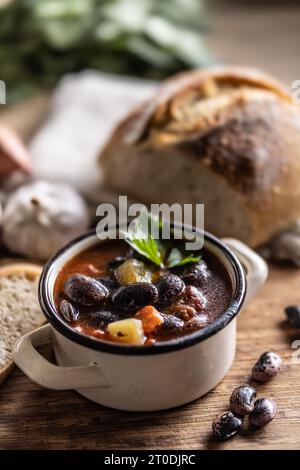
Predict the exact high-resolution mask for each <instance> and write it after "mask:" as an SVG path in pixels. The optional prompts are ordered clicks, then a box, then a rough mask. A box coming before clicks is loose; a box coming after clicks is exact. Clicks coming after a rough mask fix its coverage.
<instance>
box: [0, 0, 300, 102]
mask: <svg viewBox="0 0 300 470" xmlns="http://www.w3.org/2000/svg"><path fill="white" fill-rule="evenodd" d="M299 7H300V2H299V1H284V2H282V1H279V0H278V1H276V0H265V1H250V0H249V1H248V0H243V1H242V0H240V1H237V0H235V1H233V0H231V1H230V0H168V1H161V0H0V64H1V68H0V75H1V76H0V79H1V80H4V81H5V82H6V85H7V99H8V103H14V102H16V101H18V100H20V99H23V98H26V97H29V96H33V95H34V94H35V93H36V92H38V91H40V90H43V89H49V88H50V89H51V88H52V87H53V86H54V85H55V84H56V83H57V81H58V80H59V79H60V78H61V77H62V76H63V75H64V74H65V73H68V72H73V71H79V70H82V69H86V68H89V69H96V70H100V71H104V72H111V73H115V74H122V75H129V76H137V77H145V78H150V79H161V78H165V77H167V76H169V75H171V74H173V73H175V72H178V71H180V70H184V69H187V68H194V67H202V66H206V65H210V64H213V63H219V62H221V63H222V62H225V63H227V62H228V63H239V64H247V65H254V66H257V67H261V68H264V69H266V70H267V71H269V72H271V73H273V74H274V75H276V76H277V77H279V78H281V79H283V80H285V81H286V82H289V81H291V80H293V79H296V78H297V76H299V61H298V42H299V37H300V28H299V24H300V8H299Z"/></svg>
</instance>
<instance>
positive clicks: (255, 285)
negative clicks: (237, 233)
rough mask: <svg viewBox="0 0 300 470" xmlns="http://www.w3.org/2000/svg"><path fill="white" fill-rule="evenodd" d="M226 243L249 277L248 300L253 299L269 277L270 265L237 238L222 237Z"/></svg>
mask: <svg viewBox="0 0 300 470" xmlns="http://www.w3.org/2000/svg"><path fill="white" fill-rule="evenodd" d="M222 241H223V242H224V243H225V245H227V246H228V248H230V249H231V250H232V251H233V253H234V254H235V255H236V256H237V258H238V259H239V261H240V262H241V263H242V265H243V266H244V268H245V271H246V277H247V294H246V302H248V300H250V299H252V297H254V295H255V294H256V292H257V291H258V289H259V288H260V287H261V286H262V285H263V284H264V282H265V281H266V279H267V277H268V272H269V270H268V265H267V263H266V262H265V261H264V260H263V259H262V258H261V256H259V255H258V254H257V253H255V251H253V250H252V249H251V248H249V247H248V246H247V245H245V244H244V243H243V242H241V241H240V240H236V239H235V238H222Z"/></svg>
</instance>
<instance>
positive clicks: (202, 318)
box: [184, 314, 208, 330]
mask: <svg viewBox="0 0 300 470" xmlns="http://www.w3.org/2000/svg"><path fill="white" fill-rule="evenodd" d="M207 325H208V318H207V316H206V315H202V314H200V315H195V316H194V317H193V318H191V319H190V320H188V321H187V322H186V323H185V325H184V329H186V330H201V329H202V328H205V327H206V326H207Z"/></svg>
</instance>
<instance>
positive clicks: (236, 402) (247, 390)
mask: <svg viewBox="0 0 300 470" xmlns="http://www.w3.org/2000/svg"><path fill="white" fill-rule="evenodd" d="M255 398H256V390H255V388H253V387H251V386H250V385H247V384H246V385H240V386H239V387H237V388H235V389H234V390H233V392H232V394H231V397H230V409H231V411H233V412H234V413H236V414H237V415H240V416H246V415H248V414H249V413H251V411H253V408H254V400H255Z"/></svg>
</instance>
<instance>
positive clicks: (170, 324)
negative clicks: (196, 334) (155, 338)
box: [160, 314, 184, 331]
mask: <svg viewBox="0 0 300 470" xmlns="http://www.w3.org/2000/svg"><path fill="white" fill-rule="evenodd" d="M161 315H162V317H163V320H164V322H163V324H162V325H161V327H160V329H162V330H167V331H170V330H178V329H180V328H182V327H183V325H184V321H183V320H181V319H180V318H177V317H175V316H174V315H168V314H161Z"/></svg>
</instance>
